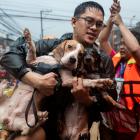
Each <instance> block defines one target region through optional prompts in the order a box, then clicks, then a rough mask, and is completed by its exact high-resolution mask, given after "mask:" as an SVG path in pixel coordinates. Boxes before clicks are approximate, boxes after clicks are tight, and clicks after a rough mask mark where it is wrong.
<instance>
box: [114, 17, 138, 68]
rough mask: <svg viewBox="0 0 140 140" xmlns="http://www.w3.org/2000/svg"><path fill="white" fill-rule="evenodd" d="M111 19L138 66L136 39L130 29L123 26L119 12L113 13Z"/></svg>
mask: <svg viewBox="0 0 140 140" xmlns="http://www.w3.org/2000/svg"><path fill="white" fill-rule="evenodd" d="M112 21H113V22H114V24H116V25H117V26H118V27H119V29H120V32H121V34H122V37H123V40H124V42H125V45H126V47H127V49H128V50H129V51H130V53H131V54H132V56H133V57H134V59H135V60H136V62H137V64H138V65H139V66H140V45H139V43H138V41H137V39H136V38H135V36H134V35H133V34H132V33H131V31H130V30H129V29H128V28H127V27H126V26H125V24H124V23H123V20H122V18H121V16H120V15H119V14H116V15H114V16H113V18H112Z"/></svg>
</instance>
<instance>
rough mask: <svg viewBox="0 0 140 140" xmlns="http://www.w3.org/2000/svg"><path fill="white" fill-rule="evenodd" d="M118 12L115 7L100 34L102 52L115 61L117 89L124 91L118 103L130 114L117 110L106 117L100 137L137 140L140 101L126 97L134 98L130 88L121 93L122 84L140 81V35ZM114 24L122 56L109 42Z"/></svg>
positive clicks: (138, 87) (137, 88)
mask: <svg viewBox="0 0 140 140" xmlns="http://www.w3.org/2000/svg"><path fill="white" fill-rule="evenodd" d="M116 8H117V7H116ZM114 9H115V8H113V7H112V8H111V9H110V11H111V16H110V19H109V21H108V24H107V26H106V27H105V28H104V29H103V30H102V32H101V34H100V37H99V42H100V44H101V47H102V49H104V50H105V51H106V53H107V54H108V55H109V56H110V57H112V60H113V64H114V67H115V78H116V80H117V81H118V82H117V83H118V84H117V88H118V89H120V90H118V102H119V103H121V104H123V105H125V106H126V108H127V110H118V109H114V110H113V111H110V112H107V113H102V116H103V121H102V124H101V127H100V130H101V132H100V133H101V139H103V140H135V138H136V135H137V134H138V133H139V132H138V131H139V122H140V117H139V113H140V109H139V103H140V97H134V96H133V95H132V96H128V97H126V96H125V95H126V94H127V95H128V94H129V95H130V92H131V90H129V85H124V88H123V90H121V89H122V84H123V83H122V81H124V82H125V81H140V75H139V73H140V46H139V43H140V34H139V33H137V31H135V30H133V29H132V30H129V29H128V28H127V27H126V26H125V24H124V23H123V20H122V18H121V16H120V15H119V11H120V10H118V11H117V10H114ZM113 24H115V25H116V26H117V27H118V28H119V30H120V32H121V40H120V50H119V52H118V53H117V52H115V50H114V49H113V48H112V47H111V44H110V43H109V41H108V40H109V35H110V33H111V30H112V26H113ZM139 84H140V83H139ZM139 84H136V85H135V84H134V83H133V82H132V85H133V90H132V93H136V94H138V95H140V85H139ZM122 95H124V96H122ZM102 130H103V131H102Z"/></svg>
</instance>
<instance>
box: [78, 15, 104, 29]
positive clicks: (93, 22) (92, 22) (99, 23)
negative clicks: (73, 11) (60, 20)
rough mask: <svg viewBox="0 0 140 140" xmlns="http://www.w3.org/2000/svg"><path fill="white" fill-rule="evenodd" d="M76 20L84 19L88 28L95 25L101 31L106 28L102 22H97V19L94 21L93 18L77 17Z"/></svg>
mask: <svg viewBox="0 0 140 140" xmlns="http://www.w3.org/2000/svg"><path fill="white" fill-rule="evenodd" d="M76 18H77V19H84V21H85V23H86V25H87V26H88V27H92V26H93V25H96V28H97V29H101V28H103V27H104V26H105V24H104V23H103V22H102V21H96V20H95V19H93V18H91V17H76ZM88 19H89V20H88Z"/></svg>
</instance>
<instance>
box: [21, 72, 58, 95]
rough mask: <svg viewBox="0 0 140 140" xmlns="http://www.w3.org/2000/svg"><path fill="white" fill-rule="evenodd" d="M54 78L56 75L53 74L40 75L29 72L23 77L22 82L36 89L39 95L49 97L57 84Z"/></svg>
mask: <svg viewBox="0 0 140 140" xmlns="http://www.w3.org/2000/svg"><path fill="white" fill-rule="evenodd" d="M56 77H57V75H56V74H55V73H53V72H50V73H48V74H45V75H40V74H38V73H35V72H32V71H31V72H28V73H27V74H25V75H24V77H23V78H22V81H23V82H25V83H26V84H29V85H31V86H32V87H34V88H36V89H37V90H38V91H39V92H40V93H41V94H43V95H45V96H50V95H52V94H53V92H54V88H55V86H56V84H57V80H56V79H55V78H56Z"/></svg>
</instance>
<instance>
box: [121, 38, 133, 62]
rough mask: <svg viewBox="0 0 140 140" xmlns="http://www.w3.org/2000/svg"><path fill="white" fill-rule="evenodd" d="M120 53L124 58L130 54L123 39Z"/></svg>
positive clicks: (126, 58)
mask: <svg viewBox="0 0 140 140" xmlns="http://www.w3.org/2000/svg"><path fill="white" fill-rule="evenodd" d="M120 54H121V58H122V59H124V60H128V59H129V58H130V57H131V54H130V52H129V51H128V49H127V47H126V45H125V42H124V40H123V39H121V45H120Z"/></svg>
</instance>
